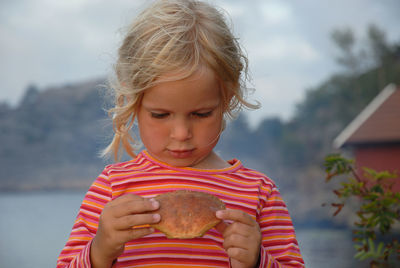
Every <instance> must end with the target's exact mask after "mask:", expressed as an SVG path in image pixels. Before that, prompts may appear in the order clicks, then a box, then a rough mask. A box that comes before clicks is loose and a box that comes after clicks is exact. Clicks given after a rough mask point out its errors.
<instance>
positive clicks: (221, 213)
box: [215, 210, 224, 218]
mask: <svg viewBox="0 0 400 268" xmlns="http://www.w3.org/2000/svg"><path fill="white" fill-rule="evenodd" d="M215 215H216V216H217V218H222V217H223V216H224V212H223V211H222V210H218V211H217V212H216V213H215Z"/></svg>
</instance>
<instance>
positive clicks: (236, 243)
mask: <svg viewBox="0 0 400 268" xmlns="http://www.w3.org/2000/svg"><path fill="white" fill-rule="evenodd" d="M251 246H252V241H249V239H248V238H247V237H245V236H243V235H241V234H232V235H230V236H227V237H225V238H224V242H223V247H224V249H226V250H227V249H229V248H232V247H238V248H243V249H248V248H250V247H251Z"/></svg>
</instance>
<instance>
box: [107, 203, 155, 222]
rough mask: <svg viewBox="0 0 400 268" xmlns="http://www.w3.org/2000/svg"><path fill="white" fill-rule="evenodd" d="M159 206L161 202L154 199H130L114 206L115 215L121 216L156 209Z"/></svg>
mask: <svg viewBox="0 0 400 268" xmlns="http://www.w3.org/2000/svg"><path fill="white" fill-rule="evenodd" d="M159 206H160V204H159V202H158V201H156V200H154V199H145V198H143V199H141V200H128V201H126V202H123V203H118V204H117V205H115V206H113V216H114V217H116V218H119V217H123V216H126V215H130V214H141V213H145V212H148V211H154V210H156V209H158V208H159Z"/></svg>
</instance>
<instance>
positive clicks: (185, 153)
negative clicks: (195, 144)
mask: <svg viewBox="0 0 400 268" xmlns="http://www.w3.org/2000/svg"><path fill="white" fill-rule="evenodd" d="M193 151H194V149H189V150H168V152H169V154H170V155H171V156H172V157H174V158H188V157H190V156H191V155H192V154H193Z"/></svg>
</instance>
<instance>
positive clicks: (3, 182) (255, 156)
mask: <svg viewBox="0 0 400 268" xmlns="http://www.w3.org/2000/svg"><path fill="white" fill-rule="evenodd" d="M148 2H150V1H128V0H116V1H105V0H70V1H50V0H29V1H28V0H17V1H8V0H3V1H1V2H0V59H1V60H0V212H1V215H2V216H1V217H0V237H1V239H0V267H54V266H55V263H56V259H57V257H58V254H59V252H60V251H61V249H62V248H63V246H64V243H65V242H66V240H67V238H68V235H69V232H70V230H71V227H72V224H73V222H74V218H75V216H76V213H77V211H78V209H79V205H80V203H81V201H82V198H83V196H84V194H85V192H86V190H87V189H88V187H89V185H90V184H91V182H92V181H93V180H94V179H95V178H96V177H97V175H98V174H99V173H100V172H101V171H102V169H103V167H104V166H105V165H106V164H108V163H110V161H108V160H104V159H101V158H100V157H99V156H98V155H99V151H100V150H101V149H102V148H104V146H105V145H106V144H107V143H108V142H110V138H111V135H112V127H111V123H110V121H109V119H108V118H107V114H106V112H105V110H104V109H105V108H106V107H108V103H109V102H108V99H107V93H106V89H105V86H104V85H105V83H106V80H107V77H108V76H109V75H110V74H111V73H112V65H113V63H114V62H115V58H116V51H117V48H118V46H119V43H120V41H121V39H122V36H123V33H124V27H126V26H127V25H128V24H129V22H130V21H131V20H132V18H133V17H134V16H135V14H137V12H138V11H139V10H140V9H141V8H142V7H143V6H144V5H145V4H147V3H148ZM210 2H213V3H216V4H217V5H218V6H220V7H222V8H223V9H224V10H225V11H226V12H227V13H228V14H229V16H230V18H231V21H232V27H233V31H234V33H235V34H236V36H238V37H239V40H240V42H241V44H242V45H243V47H244V49H245V51H246V52H247V54H248V57H249V62H250V73H251V77H252V83H251V84H249V85H248V86H249V87H251V88H254V89H255V91H254V94H253V95H251V96H249V99H250V100H258V101H260V103H261V104H262V108H261V109H259V110H257V111H244V112H243V113H242V114H241V115H240V116H239V117H238V118H237V120H235V121H233V122H230V123H229V124H228V127H227V129H226V130H225V131H224V133H223V136H222V138H221V141H220V143H219V144H218V146H217V151H218V152H219V153H220V154H221V155H222V156H223V157H224V158H226V159H229V158H233V157H235V158H238V159H240V160H242V161H243V162H244V164H245V165H247V166H249V167H252V168H255V169H258V170H260V171H262V172H264V173H266V174H267V175H268V176H269V177H271V178H272V179H273V180H274V181H275V182H276V183H277V185H278V186H279V188H280V191H281V193H282V195H283V198H284V200H285V201H286V203H287V206H288V208H289V211H290V213H291V215H292V218H293V221H294V224H295V228H296V232H297V236H298V240H299V244H300V249H301V251H302V254H303V257H304V259H305V262H306V266H307V267H311V268H317V267H368V265H367V263H363V262H359V261H356V260H354V259H353V255H354V253H355V249H354V248H353V245H352V231H351V230H352V227H353V222H354V219H355V215H354V211H353V210H351V209H349V208H347V209H346V208H345V209H343V211H342V212H341V213H340V214H339V215H337V216H335V217H333V216H332V215H333V213H334V212H335V209H334V208H331V206H330V204H331V203H332V202H335V198H336V196H335V194H334V193H333V192H332V190H333V189H335V187H337V186H338V184H337V183H335V182H333V183H326V182H325V168H324V165H323V163H324V158H325V156H326V155H327V154H329V153H332V152H344V153H345V154H347V155H349V156H350V157H355V155H356V154H355V149H356V147H355V146H354V144H355V143H357V142H358V141H356V142H355V143H354V141H353V143H352V141H351V140H349V139H350V138H352V136H351V134H354V133H355V131H356V129H355V127H354V123H353V127H350V130H349V127H348V126H349V124H350V123H351V122H354V120H355V121H357V122H358V125H357V124H356V126H358V127H360V124H361V123H362V122H365V121H366V118H365V117H366V116H364V117H363V118H364V119H362V120H361V121H360V116H359V115H360V114H362V113H363V112H362V111H363V110H364V111H365V109H366V107H369V108H368V109H367V110H368V111H369V115H371V113H372V112H374V111H376V110H378V108H379V107H381V106H383V105H384V103H385V101H386V100H389V99H390V98H392V99H393V98H394V97H393V96H395V95H399V94H398V92H399V90H400V89H398V85H400V27H399V25H400V16H398V14H399V11H400V2H399V1H396V0H384V1H373V0H363V1H361V0H354V1H345V0H338V1H331V2H327V1H317V0H305V1H276V0H264V1H263V0H254V1H245V0H231V1H227V0H225V1H223V0H214V1H210ZM389 84H392V86H390V87H389V89H390V90H389V91H388V90H386V91H383V89H385V88H386V89H387V86H388V85H389ZM382 92H389V93H390V94H389V93H388V94H386V93H385V94H386V95H385V97H384V98H383V97H380V100H381V101H380V103H378V102H377V101H376V98H377V96H379V94H380V93H382ZM378 99H379V98H378ZM373 100H375V103H378V104H379V105H378V104H376V105H375V106H373V105H372V106H373V107H372V108H371V105H370V106H368V105H369V104H370V103H371V102H373ZM392 102H393V100H392ZM394 103H395V104H394V105H392V106H394V107H395V108H391V110H390V109H389V114H390V115H393V116H394V119H393V120H392V121H391V122H398V123H399V125H400V117H399V114H394V113H395V112H396V107H399V106H400V102H396V100H394ZM397 104H398V105H397ZM377 105H378V106H377ZM377 107H378V108H377ZM398 110H399V109H397V112H398ZM364 114H366V113H365V112H364ZM357 118H358V119H357ZM397 120H398V121H397ZM390 125H396V124H395V123H394V124H393V123H390ZM346 129H347V130H346ZM345 130H346V131H345ZM393 131H394V134H393V135H392V136H390V139H389V140H387V137H386V140H385V141H384V142H385V144H386V145H385V146H386V148H390V149H391V150H393V149H394V150H397V151H395V152H394V153H391V155H390V157H391V159H392V160H393V161H391V163H392V164H391V166H384V168H385V169H393V170H396V169H397V170H400V154H399V153H398V149H396V148H398V144H399V142H400V132H399V130H398V129H394V130H392V132H393ZM376 132H382V131H381V129H380V128H379V129H375V132H374V133H376ZM343 133H344V134H343ZM338 137H341V138H339V142H336V147H335V146H334V140H335V139H336V138H338ZM374 137H375V138H376V135H375V136H374ZM396 137H397V138H396ZM353 138H354V137H353ZM396 139H397V140H396ZM336 140H337V141H338V139H336ZM363 142H366V140H365V139H364V140H363ZM377 143H380V140H374V141H373V144H375V145H376V144H377ZM396 146H397V147H396ZM382 157H383V159H385V156H384V155H383V156H382V155H381V159H382ZM374 162H377V161H372V163H374ZM384 162H385V161H384ZM376 168H378V169H379V168H382V166H379V167H376Z"/></svg>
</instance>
